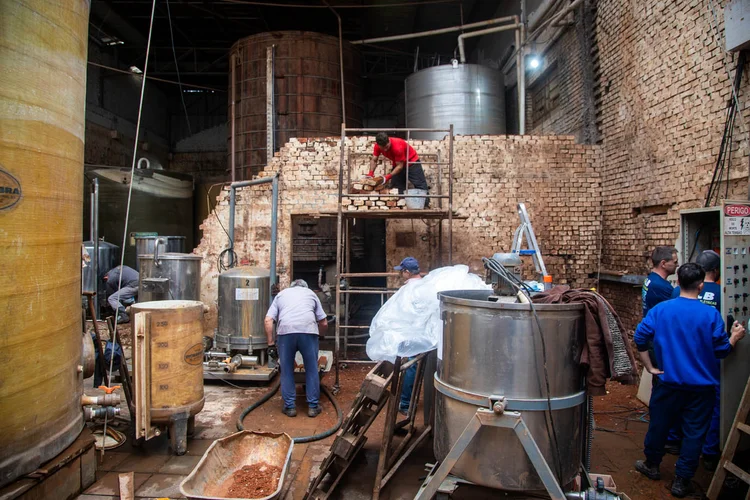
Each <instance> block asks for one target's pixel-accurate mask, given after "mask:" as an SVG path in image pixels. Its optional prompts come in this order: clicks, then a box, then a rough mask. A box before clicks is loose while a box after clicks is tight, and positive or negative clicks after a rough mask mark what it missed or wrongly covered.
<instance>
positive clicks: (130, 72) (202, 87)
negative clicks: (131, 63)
mask: <svg viewBox="0 0 750 500" xmlns="http://www.w3.org/2000/svg"><path fill="white" fill-rule="evenodd" d="M88 64H90V65H91V66H96V67H97V68H103V69H108V70H110V71H114V72H115V73H122V74H124V75H130V76H136V77H141V76H143V75H138V74H136V73H133V72H132V71H128V70H124V69H120V68H113V67H112V66H107V65H106V64H99V63H95V62H92V61H88ZM147 78H148V79H149V80H153V81H155V82H163V83H171V84H173V85H179V83H178V82H176V81H174V80H165V79H164V78H157V77H155V76H149V77H147ZM182 86H183V87H191V88H194V89H200V90H210V91H211V92H223V93H226V90H223V89H217V88H214V87H205V86H203V85H194V84H192V83H182Z"/></svg>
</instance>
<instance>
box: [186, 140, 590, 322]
mask: <svg viewBox="0 0 750 500" xmlns="http://www.w3.org/2000/svg"><path fill="white" fill-rule="evenodd" d="M348 145H349V149H350V151H351V152H352V153H354V154H351V171H352V177H353V178H357V177H358V176H360V175H361V174H364V173H365V172H366V170H367V155H368V154H369V153H370V152H371V150H372V142H371V140H370V139H368V138H364V137H356V138H352V139H350V140H349V141H348ZM413 145H414V147H415V148H416V149H417V151H418V152H419V153H420V155H421V157H422V158H423V159H425V161H427V159H428V158H434V159H437V157H438V156H439V157H440V158H441V159H442V160H443V161H445V159H446V158H447V154H448V143H447V141H446V140H444V141H414V142H413ZM454 151H455V170H454V210H455V211H456V212H457V214H458V216H457V218H456V220H454V226H453V227H454V231H453V250H454V251H453V261H454V263H466V264H469V265H470V266H471V269H472V270H473V271H475V272H482V267H481V257H483V256H491V255H492V254H493V253H495V252H498V251H508V250H509V247H510V245H511V240H512V236H513V231H514V230H515V228H516V227H517V226H518V224H519V222H518V217H517V215H516V204H517V203H518V202H521V201H523V202H526V203H527V207H528V210H529V212H530V215H531V218H532V222H533V224H534V227H535V229H536V232H537V236H538V238H539V241H540V245H541V247H542V250H543V252H544V255H545V257H546V262H547V264H548V267H549V268H550V272H551V273H552V274H553V275H554V276H555V279H556V281H558V282H569V283H572V284H574V285H575V286H591V285H593V281H592V279H590V278H588V274H589V273H590V272H591V270H592V269H594V268H595V266H596V263H597V261H598V256H599V239H600V232H599V229H600V226H599V224H600V222H599V221H600V216H601V215H600V207H601V197H600V191H601V186H600V183H599V175H598V171H597V170H598V164H599V148H598V147H597V146H585V145H580V144H576V143H575V139H574V138H573V137H570V136H567V137H532V136H462V137H456V140H455V144H454ZM339 158H340V149H339V141H338V140H336V139H335V138H327V139H315V140H306V139H292V140H291V141H290V142H289V143H287V144H286V145H285V146H284V147H283V148H282V149H281V150H280V151H279V153H277V154H276V156H275V157H274V158H273V161H272V162H271V163H270V164H269V165H268V166H267V167H266V168H265V169H264V171H263V172H262V173H261V175H262V176H270V175H273V173H275V172H279V173H280V175H281V176H280V195H279V211H278V217H279V219H278V230H279V235H278V253H277V257H278V260H277V262H278V273H279V275H280V278H281V284H282V286H284V285H286V284H288V283H289V280H290V276H289V268H290V265H291V258H292V257H291V234H292V227H291V216H292V215H295V214H319V215H323V216H325V214H326V212H328V213H329V214H333V213H335V211H336V209H337V189H338V188H337V186H338V184H337V182H338V168H339ZM347 164H349V156H347ZM427 171H428V181H429V183H430V185H431V186H432V187H433V192H437V185H438V182H439V181H438V176H437V167H429V166H427ZM440 182H442V189H443V192H444V193H447V172H446V173H444V174H443V176H442V179H441V181H440ZM270 192H271V189H270V185H261V186H253V187H250V188H244V189H241V190H239V191H238V194H237V210H236V216H235V217H236V230H235V240H236V243H235V251H236V252H237V255H238V259H239V260H240V261H248V263H249V264H251V265H257V266H261V267H268V263H269V250H270V248H269V239H270V229H271V228H270V222H271V217H270V208H271V196H270ZM218 198H219V199H218V201H219V205H218V209H217V210H216V211H214V212H213V213H212V214H210V216H209V217H208V218H207V219H206V220H205V221H204V222H203V224H202V225H201V229H202V230H203V234H204V236H203V240H202V241H201V243H200V245H199V246H198V248H197V249H196V250H195V252H196V253H198V254H200V255H201V256H202V257H203V267H202V277H201V279H202V294H201V299H202V300H203V301H204V302H205V303H206V304H209V305H210V306H211V307H212V312H211V313H210V314H209V316H208V320H209V324H214V323H215V319H216V316H215V303H216V297H217V289H216V287H217V277H218V274H219V269H218V259H219V255H220V253H221V251H222V250H223V249H224V248H226V247H227V241H228V238H227V235H226V233H225V232H224V229H223V228H222V224H223V226H224V227H226V226H227V224H228V219H229V214H228V210H227V208H228V203H229V201H228V191H226V190H224V191H222V192H221V194H220V195H219V197H218ZM436 203H437V201H436V200H433V204H436ZM219 221H221V224H219ZM443 224H444V226H443V228H444V247H443V255H442V261H443V263H444V264H447V256H448V246H447V241H448V239H447V238H448V236H447V222H444V223H443ZM411 231H413V232H414V233H415V238H414V241H415V246H413V247H410V248H408V249H407V248H401V247H398V246H397V245H396V241H395V240H396V233H397V232H411ZM437 234H438V229H437V227H436V226H435V221H422V220H418V219H417V220H399V221H396V220H389V221H388V223H387V238H386V261H387V265H388V266H389V267H391V266H393V265H395V264H397V263H398V261H400V260H401V259H402V258H403V257H404V256H406V255H412V256H414V257H417V258H418V259H420V261H421V262H422V268H423V269H424V270H425V271H427V270H429V269H430V268H434V267H437V266H438V265H440V259H441V256H440V255H439V254H438V252H437V248H438V245H437Z"/></svg>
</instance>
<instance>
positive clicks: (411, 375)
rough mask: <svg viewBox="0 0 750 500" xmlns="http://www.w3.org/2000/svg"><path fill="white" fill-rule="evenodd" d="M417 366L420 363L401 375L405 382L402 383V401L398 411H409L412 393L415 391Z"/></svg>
mask: <svg viewBox="0 0 750 500" xmlns="http://www.w3.org/2000/svg"><path fill="white" fill-rule="evenodd" d="M411 359H414V358H409V359H408V360H411ZM408 360H406V361H408ZM417 364H418V363H414V364H413V365H411V366H410V367H409V368H407V369H406V370H405V371H404V372H403V373H402V374H401V376H402V377H403V381H402V383H401V401H400V402H399V405H398V409H399V410H400V411H408V410H409V403H411V393H412V391H413V390H414V379H415V378H416V376H417Z"/></svg>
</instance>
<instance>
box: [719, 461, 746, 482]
mask: <svg viewBox="0 0 750 500" xmlns="http://www.w3.org/2000/svg"><path fill="white" fill-rule="evenodd" d="M724 468H725V469H726V470H727V471H729V472H731V473H732V474H734V475H735V476H737V477H738V478H740V479H742V480H743V481H744V482H745V483H747V484H750V474H748V473H747V472H745V471H744V470H742V469H740V468H739V467H737V466H736V465H734V464H733V463H732V462H726V463H725V464H724Z"/></svg>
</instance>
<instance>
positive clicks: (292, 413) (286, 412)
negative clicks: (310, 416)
mask: <svg viewBox="0 0 750 500" xmlns="http://www.w3.org/2000/svg"><path fill="white" fill-rule="evenodd" d="M281 413H283V414H284V415H286V416H287V417H296V416H297V408H284V409H283V410H281Z"/></svg>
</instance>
